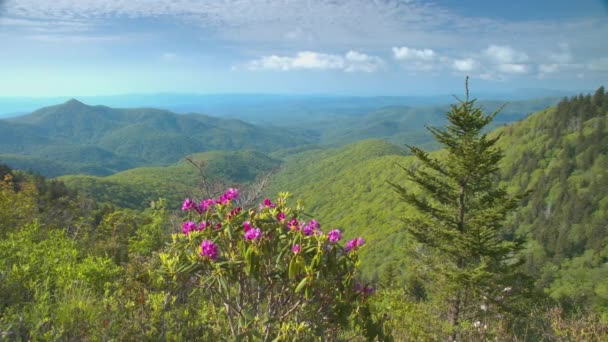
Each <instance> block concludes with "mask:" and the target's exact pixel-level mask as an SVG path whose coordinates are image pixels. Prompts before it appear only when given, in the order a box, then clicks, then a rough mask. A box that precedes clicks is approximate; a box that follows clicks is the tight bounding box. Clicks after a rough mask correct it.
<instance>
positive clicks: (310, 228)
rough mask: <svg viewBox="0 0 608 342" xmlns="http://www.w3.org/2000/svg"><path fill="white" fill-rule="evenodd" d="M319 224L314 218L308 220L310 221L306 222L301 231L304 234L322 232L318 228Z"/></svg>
mask: <svg viewBox="0 0 608 342" xmlns="http://www.w3.org/2000/svg"><path fill="white" fill-rule="evenodd" d="M320 226H321V225H320V224H319V222H317V221H316V220H310V222H308V224H307V225H305V226H304V228H302V233H304V235H313V234H315V233H321V234H322V232H321V231H320V230H319V227H320Z"/></svg>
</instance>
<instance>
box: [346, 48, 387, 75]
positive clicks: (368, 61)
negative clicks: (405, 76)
mask: <svg viewBox="0 0 608 342" xmlns="http://www.w3.org/2000/svg"><path fill="white" fill-rule="evenodd" d="M345 59H346V62H347V63H346V65H347V66H346V68H345V69H344V71H347V72H356V71H363V72H374V71H376V70H378V69H379V68H381V67H382V66H384V61H383V60H382V59H381V58H380V57H376V56H369V55H366V54H364V53H361V52H357V51H353V50H351V51H349V52H347V53H346V56H345Z"/></svg>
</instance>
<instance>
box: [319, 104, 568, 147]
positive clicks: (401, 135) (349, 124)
mask: <svg viewBox="0 0 608 342" xmlns="http://www.w3.org/2000/svg"><path fill="white" fill-rule="evenodd" d="M557 101H558V100H557V99H556V98H539V99H533V100H524V101H512V102H508V103H505V102H500V101H480V102H479V103H478V105H480V106H481V107H482V108H484V110H485V111H487V112H494V111H496V110H498V109H499V108H501V107H503V106H504V108H503V110H501V112H500V113H499V114H498V115H497V116H496V118H495V119H494V122H493V126H492V127H497V126H500V125H503V124H505V123H510V122H514V121H518V120H521V119H523V118H525V117H526V116H527V115H528V114H530V113H533V112H537V111H539V110H542V109H544V108H546V107H548V106H552V105H554V104H556V103H557ZM449 109H450V108H449V106H448V105H442V106H439V105H436V106H420V107H407V106H389V107H384V108H382V109H379V110H374V111H370V112H368V113H366V114H365V115H356V116H350V117H345V118H340V119H339V120H327V121H324V122H323V124H322V125H321V124H318V125H317V126H315V127H317V129H318V130H319V132H320V141H321V143H323V144H330V145H342V144H346V143H351V142H355V141H358V140H362V139H372V138H381V139H386V140H388V141H390V142H392V143H394V144H398V145H402V144H408V145H417V146H421V147H425V148H427V149H435V148H436V147H437V145H436V144H435V141H434V139H433V136H432V135H431V134H430V133H429V132H428V131H427V130H426V129H425V126H442V125H444V124H445V122H446V121H445V113H446V112H447V111H449Z"/></svg>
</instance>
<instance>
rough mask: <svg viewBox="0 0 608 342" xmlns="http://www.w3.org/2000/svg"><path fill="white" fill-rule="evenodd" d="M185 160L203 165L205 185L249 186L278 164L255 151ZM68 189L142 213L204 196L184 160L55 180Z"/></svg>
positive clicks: (207, 154) (193, 170)
mask: <svg viewBox="0 0 608 342" xmlns="http://www.w3.org/2000/svg"><path fill="white" fill-rule="evenodd" d="M188 158H189V159H190V160H191V161H193V162H194V163H196V164H200V163H204V164H205V170H204V171H205V173H206V177H208V178H209V179H208V182H209V183H215V184H217V183H219V184H249V183H252V182H254V181H255V180H256V179H257V178H258V177H260V176H263V175H265V174H269V173H271V172H272V171H273V170H274V169H275V168H277V167H278V166H279V165H280V161H279V160H277V159H273V158H270V157H268V156H267V155H266V154H264V153H261V152H256V151H250V150H244V151H225V152H220V151H213V152H205V153H197V154H194V155H191V156H188ZM58 179H60V180H61V181H63V182H65V183H66V184H67V186H68V187H70V188H71V189H77V190H78V191H79V192H81V193H84V194H87V195H89V196H91V197H92V198H95V200H97V201H98V202H102V203H111V204H113V205H116V206H118V207H122V208H138V209H144V208H146V207H148V206H149V204H150V202H151V201H154V200H156V199H158V198H165V199H166V200H167V201H169V203H171V204H172V205H173V206H174V207H175V206H177V203H179V202H180V201H181V199H183V198H185V197H193V196H200V195H201V194H202V193H204V191H203V190H204V189H203V187H202V184H201V182H202V179H201V174H200V172H199V170H198V169H197V168H196V167H194V166H193V165H192V164H191V163H190V162H189V161H187V160H186V159H182V160H180V161H179V162H178V163H176V164H173V165H170V166H166V167H142V168H135V169H131V170H127V171H123V172H119V173H116V174H113V175H111V176H107V177H94V176H82V175H72V176H63V177H60V178H58Z"/></svg>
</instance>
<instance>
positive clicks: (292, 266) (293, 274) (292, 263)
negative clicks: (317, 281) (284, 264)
mask: <svg viewBox="0 0 608 342" xmlns="http://www.w3.org/2000/svg"><path fill="white" fill-rule="evenodd" d="M297 266H298V265H297V264H296V258H295V257H294V258H291V261H290V262H289V279H293V278H295V277H296V275H297V272H298V269H297Z"/></svg>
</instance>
